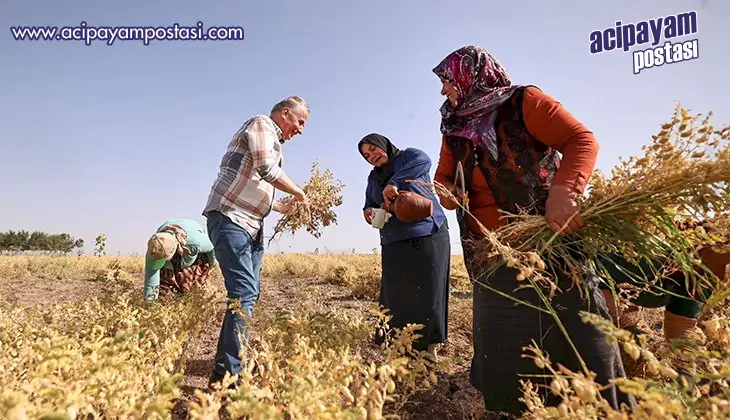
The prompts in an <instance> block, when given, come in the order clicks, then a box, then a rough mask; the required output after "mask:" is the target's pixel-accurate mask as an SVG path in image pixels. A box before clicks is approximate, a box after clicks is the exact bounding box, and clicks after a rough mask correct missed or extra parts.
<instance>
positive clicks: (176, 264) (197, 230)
mask: <svg viewBox="0 0 730 420" xmlns="http://www.w3.org/2000/svg"><path fill="white" fill-rule="evenodd" d="M215 266H216V259H215V253H214V251H213V244H212V243H211V242H210V239H209V238H208V235H207V234H206V232H205V231H204V229H203V227H202V226H201V225H200V224H199V223H197V222H196V221H194V220H190V219H173V220H168V221H167V222H165V223H164V224H163V225H162V226H160V227H158V228H157V231H156V232H155V233H154V234H153V235H152V237H151V238H150V239H149V241H148V242H147V253H146V255H145V267H144V298H145V300H146V301H152V300H155V299H157V298H159V296H160V295H162V296H165V295H168V294H170V293H180V294H182V293H186V292H188V291H190V290H191V289H193V288H195V287H200V286H204V285H205V284H206V282H207V280H208V277H209V275H210V269H211V268H213V267H215Z"/></svg>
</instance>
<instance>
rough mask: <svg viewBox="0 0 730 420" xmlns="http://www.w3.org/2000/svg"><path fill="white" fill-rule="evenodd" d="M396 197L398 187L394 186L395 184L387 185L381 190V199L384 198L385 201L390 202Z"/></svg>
mask: <svg viewBox="0 0 730 420" xmlns="http://www.w3.org/2000/svg"><path fill="white" fill-rule="evenodd" d="M396 197H398V188H396V187H395V185H388V186H387V187H385V189H384V190H383V200H385V202H386V203H390V202H391V201H393V200H395V198H396Z"/></svg>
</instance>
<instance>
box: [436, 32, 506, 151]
mask: <svg viewBox="0 0 730 420" xmlns="http://www.w3.org/2000/svg"><path fill="white" fill-rule="evenodd" d="M433 72H434V73H435V74H436V75H437V76H438V77H439V78H441V79H443V80H446V81H448V82H450V83H451V84H452V85H453V86H454V88H455V89H456V90H457V92H458V94H459V99H458V101H457V104H456V107H453V106H452V105H451V103H450V102H449V101H448V99H447V100H446V101H444V103H443V105H441V109H440V111H441V132H442V133H443V134H445V135H454V136H460V137H466V138H468V139H470V140H472V141H474V143H475V144H477V145H479V146H482V147H483V148H485V149H486V150H487V151H488V152H489V153H490V155H491V156H492V158H494V159H496V158H497V135H496V132H495V129H494V121H495V119H496V118H497V112H496V111H495V110H496V109H497V108H498V107H499V106H500V105H502V104H503V103H505V102H506V101H507V100H508V99H509V98H510V97H511V96H512V93H514V91H515V89H516V88H517V87H518V86H513V85H512V81H511V79H510V76H509V73H507V70H506V69H505V68H504V67H502V65H501V64H500V63H499V61H497V59H496V58H494V57H492V55H491V54H489V53H488V52H487V51H486V50H485V49H484V48H482V47H479V46H475V45H468V46H465V47H462V48H459V49H458V50H456V51H454V52H452V53H451V54H449V55H448V56H446V58H444V59H443V60H442V61H441V62H440V63H439V64H438V65H437V66H436V67H434V68H433Z"/></svg>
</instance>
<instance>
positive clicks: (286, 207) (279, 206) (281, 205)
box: [272, 201, 291, 213]
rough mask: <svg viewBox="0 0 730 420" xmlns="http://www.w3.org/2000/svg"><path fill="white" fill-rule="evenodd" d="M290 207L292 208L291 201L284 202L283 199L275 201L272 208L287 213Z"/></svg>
mask: <svg viewBox="0 0 730 420" xmlns="http://www.w3.org/2000/svg"><path fill="white" fill-rule="evenodd" d="M290 208H291V204H290V203H282V202H281V201H274V207H273V208H272V210H274V211H275V212H277V213H287V212H288V211H289V209H290Z"/></svg>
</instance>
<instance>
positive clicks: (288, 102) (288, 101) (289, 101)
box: [271, 96, 309, 114]
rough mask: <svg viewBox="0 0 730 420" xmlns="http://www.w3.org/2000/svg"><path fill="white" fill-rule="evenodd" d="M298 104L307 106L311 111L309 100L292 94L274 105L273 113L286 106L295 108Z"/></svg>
mask: <svg viewBox="0 0 730 420" xmlns="http://www.w3.org/2000/svg"><path fill="white" fill-rule="evenodd" d="M298 106H303V107H304V108H306V110H307V112H309V105H307V101H305V100H304V99H303V98H302V97H301V96H290V97H288V98H285V99H282V100H281V101H279V102H278V103H277V104H276V105H274V107H273V108H271V113H272V114H273V113H275V112H280V111H282V110H283V109H284V108H289V109H295V108H296V107H298Z"/></svg>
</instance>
